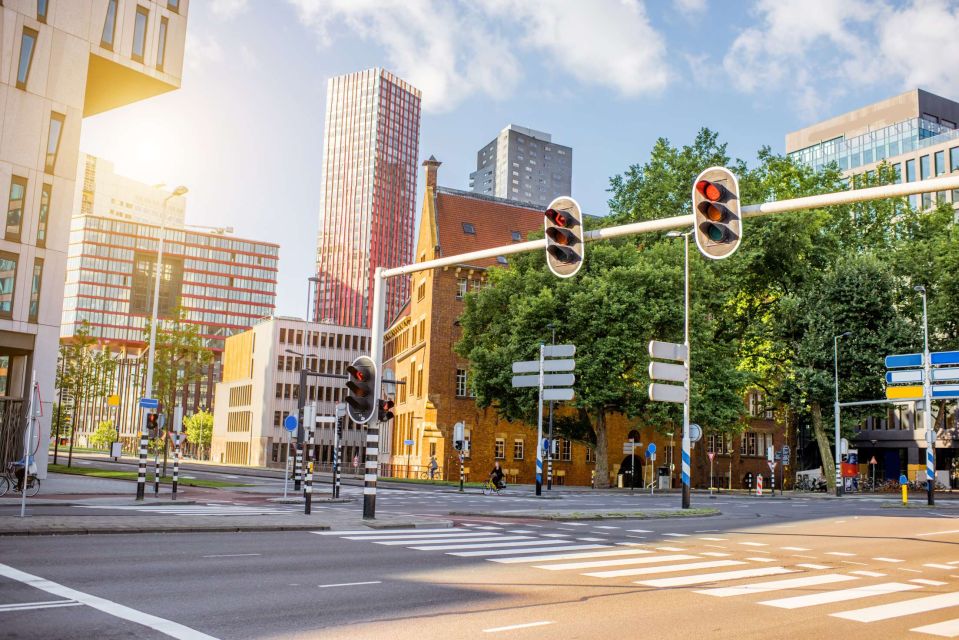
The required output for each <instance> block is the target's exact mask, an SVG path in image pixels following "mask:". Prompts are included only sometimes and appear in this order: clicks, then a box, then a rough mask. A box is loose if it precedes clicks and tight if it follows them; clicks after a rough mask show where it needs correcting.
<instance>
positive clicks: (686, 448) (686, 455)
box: [683, 232, 692, 509]
mask: <svg viewBox="0 0 959 640" xmlns="http://www.w3.org/2000/svg"><path fill="white" fill-rule="evenodd" d="M689 233H692V232H689ZM689 233H684V234H683V252H684V253H685V258H684V260H683V264H684V271H685V275H684V277H683V344H684V345H685V347H686V363H685V364H686V380H685V381H684V382H683V387H684V388H685V390H686V401H685V402H683V509H688V508H689V473H690V463H689V462H690V446H691V443H690V441H689V402H690V398H689V396H690V390H689V372H690V366H689V362H690V357H689V356H690V353H689Z"/></svg>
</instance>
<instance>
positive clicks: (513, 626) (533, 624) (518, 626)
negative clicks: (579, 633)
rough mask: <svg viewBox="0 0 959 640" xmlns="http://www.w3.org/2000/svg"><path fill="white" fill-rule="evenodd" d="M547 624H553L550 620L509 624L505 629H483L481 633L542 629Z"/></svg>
mask: <svg viewBox="0 0 959 640" xmlns="http://www.w3.org/2000/svg"><path fill="white" fill-rule="evenodd" d="M547 624H555V623H554V622H553V621H552V620H541V621H540V622H526V623H523V624H511V625H509V626H507V627H492V628H490V629H483V633H496V632H497V631H512V630H513V629H529V628H530V627H542V626H545V625H547Z"/></svg>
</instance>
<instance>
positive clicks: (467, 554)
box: [446, 544, 610, 562]
mask: <svg viewBox="0 0 959 640" xmlns="http://www.w3.org/2000/svg"><path fill="white" fill-rule="evenodd" d="M609 548H610V547H609V545H608V544H570V545H561V546H558V547H533V548H531V549H487V550H484V551H457V552H453V553H447V554H446V555H448V556H459V557H462V558H476V557H484V556H508V555H510V554H514V553H552V552H555V551H578V550H585V549H609ZM527 557H528V558H530V559H531V560H532V559H533V558H542V557H545V556H524V558H527ZM490 561H491V562H499V560H492V559H491V560H490Z"/></svg>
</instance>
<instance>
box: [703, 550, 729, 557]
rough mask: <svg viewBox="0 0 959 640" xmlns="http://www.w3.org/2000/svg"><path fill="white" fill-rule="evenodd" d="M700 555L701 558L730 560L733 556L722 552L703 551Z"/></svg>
mask: <svg viewBox="0 0 959 640" xmlns="http://www.w3.org/2000/svg"><path fill="white" fill-rule="evenodd" d="M699 555H701V556H710V557H711V558H728V557H729V556H731V555H732V554H731V553H723V552H722V551H703V552H702V553H700V554H699Z"/></svg>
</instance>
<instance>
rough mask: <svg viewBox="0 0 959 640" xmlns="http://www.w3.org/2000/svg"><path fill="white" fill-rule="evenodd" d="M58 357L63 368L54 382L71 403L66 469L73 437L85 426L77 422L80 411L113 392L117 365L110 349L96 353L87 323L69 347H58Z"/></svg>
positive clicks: (68, 464) (94, 343)
mask: <svg viewBox="0 0 959 640" xmlns="http://www.w3.org/2000/svg"><path fill="white" fill-rule="evenodd" d="M60 357H61V358H63V359H64V362H65V364H64V365H63V367H62V368H61V369H58V374H57V381H58V383H59V384H60V385H62V386H61V387H60V390H61V393H62V394H68V395H69V396H70V397H71V398H72V399H73V416H72V418H71V420H70V423H71V426H72V428H71V429H70V450H69V454H68V456H67V466H68V467H69V466H72V464H73V443H74V440H75V438H74V434H75V432H76V430H77V429H80V430H85V426H86V425H84V424H80V423H78V419H81V418H83V417H84V414H85V412H82V411H81V410H82V409H83V407H84V406H85V403H89V402H91V401H93V399H94V398H99V397H103V396H106V395H108V394H109V393H111V392H112V391H113V388H114V371H115V368H116V361H114V359H113V358H112V356H111V354H110V349H109V348H105V349H97V342H96V339H94V338H92V337H91V336H90V330H89V327H88V326H87V324H86V323H84V324H83V325H82V326H81V327H80V328H79V329H77V331H76V333H75V334H74V336H73V338H72V339H71V341H70V342H69V343H66V344H63V345H61V346H60Z"/></svg>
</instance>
